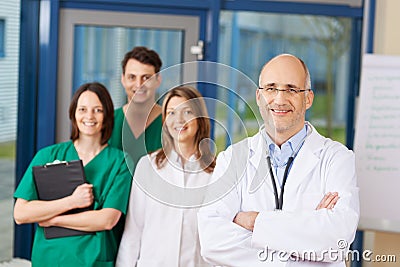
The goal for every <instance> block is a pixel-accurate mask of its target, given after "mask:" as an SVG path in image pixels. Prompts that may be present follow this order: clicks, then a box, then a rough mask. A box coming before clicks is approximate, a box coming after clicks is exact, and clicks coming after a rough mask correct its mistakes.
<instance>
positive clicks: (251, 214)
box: [233, 192, 339, 231]
mask: <svg viewBox="0 0 400 267" xmlns="http://www.w3.org/2000/svg"><path fill="white" fill-rule="evenodd" d="M338 200H339V194H338V193H337V192H333V193H331V192H328V193H327V194H326V195H325V196H324V197H323V198H322V200H321V202H320V203H319V204H318V206H317V207H316V208H315V209H316V210H319V209H333V208H334V207H335V205H336V203H337V202H338ZM257 215H258V212H257V211H240V212H238V213H237V214H236V216H235V218H233V222H234V223H236V224H237V225H239V226H241V227H243V228H245V229H247V230H249V231H253V229H254V223H255V221H256V218H257Z"/></svg>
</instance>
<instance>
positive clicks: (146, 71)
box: [121, 59, 161, 103]
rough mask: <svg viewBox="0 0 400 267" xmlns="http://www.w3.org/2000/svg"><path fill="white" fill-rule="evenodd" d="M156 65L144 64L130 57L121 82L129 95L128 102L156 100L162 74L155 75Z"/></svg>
mask: <svg viewBox="0 0 400 267" xmlns="http://www.w3.org/2000/svg"><path fill="white" fill-rule="evenodd" d="M155 73H156V72H155V69H154V66H152V65H148V64H143V63H141V62H139V61H137V60H136V59H129V60H128V62H127V64H126V66H125V73H123V74H122V76H121V83H122V85H123V86H124V88H125V92H126V94H127V96H128V102H130V101H131V100H132V101H133V102H134V103H147V102H149V101H150V102H152V103H154V102H155V93H156V89H157V88H158V87H159V86H160V82H161V76H160V75H154V74H155Z"/></svg>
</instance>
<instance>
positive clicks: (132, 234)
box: [115, 157, 147, 267]
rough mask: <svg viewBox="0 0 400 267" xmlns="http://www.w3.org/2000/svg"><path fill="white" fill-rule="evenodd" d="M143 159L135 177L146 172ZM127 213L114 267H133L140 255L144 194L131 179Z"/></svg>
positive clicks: (139, 163) (138, 165)
mask: <svg viewBox="0 0 400 267" xmlns="http://www.w3.org/2000/svg"><path fill="white" fill-rule="evenodd" d="M144 159H145V157H143V158H142V159H140V160H139V162H138V164H137V167H136V170H135V176H136V175H143V172H144V171H146V170H147V169H146V164H145V163H146V162H147V160H144ZM133 180H134V182H133V183H132V188H131V193H130V198H129V206H128V212H127V215H126V221H125V228H124V233H123V235H122V239H121V243H120V245H119V249H118V255H117V260H116V264H115V266H116V267H135V266H136V262H137V261H138V258H139V254H140V242H141V237H142V231H143V225H144V219H145V205H146V204H145V202H146V201H145V200H146V194H145V193H143V191H142V190H141V189H140V188H139V187H138V185H137V184H136V182H135V181H136V179H135V178H134V179H133Z"/></svg>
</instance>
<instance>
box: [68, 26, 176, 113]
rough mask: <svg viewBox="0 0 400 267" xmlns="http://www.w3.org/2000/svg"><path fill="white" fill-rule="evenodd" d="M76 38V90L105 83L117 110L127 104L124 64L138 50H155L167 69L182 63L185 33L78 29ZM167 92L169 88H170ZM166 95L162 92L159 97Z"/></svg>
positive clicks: (114, 28)
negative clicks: (135, 47) (87, 84)
mask: <svg viewBox="0 0 400 267" xmlns="http://www.w3.org/2000/svg"><path fill="white" fill-rule="evenodd" d="M74 36H75V44H74V83H73V89H74V90H76V89H77V88H78V87H79V85H81V84H82V83H85V82H92V81H98V82H101V83H103V84H104V85H105V86H106V87H107V89H108V90H109V91H110V94H111V97H112V98H113V101H114V106H115V108H117V107H120V106H122V105H123V104H125V103H126V97H125V90H124V88H123V87H122V85H121V73H122V69H121V61H122V59H123V57H124V55H125V53H126V52H128V51H129V50H131V49H132V48H133V47H134V46H147V47H148V48H150V49H154V50H155V51H156V52H157V53H158V54H159V55H160V57H161V60H162V62H163V66H162V68H163V69H165V68H166V67H169V66H172V65H175V64H178V63H181V62H182V57H183V52H182V51H183V50H182V45H183V31H181V30H157V29H141V28H126V27H96V26H86V25H81V26H75V35H74ZM173 84H177V83H173ZM163 88H168V85H165V86H164V87H163ZM160 89H161V88H160ZM162 93H163V92H161V90H158V94H162Z"/></svg>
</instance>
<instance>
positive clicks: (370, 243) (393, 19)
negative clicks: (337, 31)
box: [363, 0, 400, 267]
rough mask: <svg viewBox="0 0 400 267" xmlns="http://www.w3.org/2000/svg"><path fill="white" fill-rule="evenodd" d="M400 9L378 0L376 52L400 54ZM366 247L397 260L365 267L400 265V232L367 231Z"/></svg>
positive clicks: (396, 3)
mask: <svg viewBox="0 0 400 267" xmlns="http://www.w3.org/2000/svg"><path fill="white" fill-rule="evenodd" d="M399 11H400V1H399V0H376V12H375V25H374V27H375V30H374V51H373V52H374V53H375V54H384V55H400V33H399V32H400V30H399V25H400V16H399ZM399 104H400V103H399ZM398 178H400V177H398ZM393 212H399V210H394V211H393ZM364 248H365V249H370V250H371V251H373V253H374V255H396V262H391V263H389V262H379V263H378V262H363V267H394V266H399V262H400V234H395V233H383V232H376V231H366V232H365V234H364Z"/></svg>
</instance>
